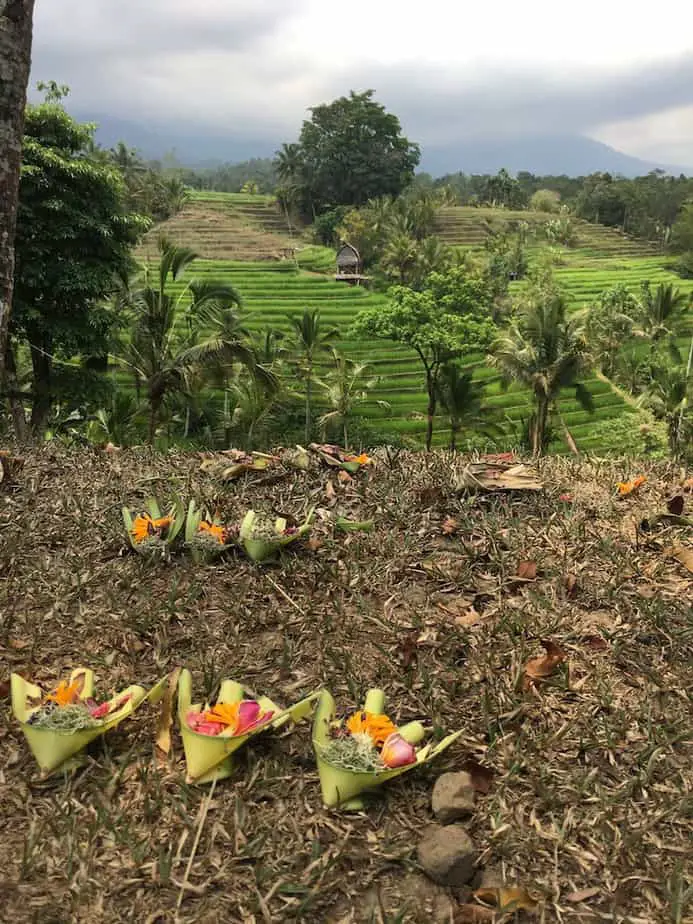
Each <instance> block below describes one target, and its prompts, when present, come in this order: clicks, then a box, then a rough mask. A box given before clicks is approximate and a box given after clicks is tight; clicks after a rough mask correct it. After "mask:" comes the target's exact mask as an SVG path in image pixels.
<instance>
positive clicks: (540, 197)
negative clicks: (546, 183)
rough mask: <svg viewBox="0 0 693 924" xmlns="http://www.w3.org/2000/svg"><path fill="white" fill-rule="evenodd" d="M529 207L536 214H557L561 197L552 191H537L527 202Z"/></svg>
mask: <svg viewBox="0 0 693 924" xmlns="http://www.w3.org/2000/svg"><path fill="white" fill-rule="evenodd" d="M529 207H530V208H531V209H534V210H535V211H537V212H557V211H558V210H559V209H560V207H561V197H560V195H559V194H558V193H557V192H556V191H555V190H553V189H538V190H537V191H536V192H535V193H533V195H532V197H531V199H530V200H529Z"/></svg>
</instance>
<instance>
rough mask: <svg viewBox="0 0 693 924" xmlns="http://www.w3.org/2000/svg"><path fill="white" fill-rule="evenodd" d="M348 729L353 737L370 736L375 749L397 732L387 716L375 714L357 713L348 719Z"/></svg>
mask: <svg viewBox="0 0 693 924" xmlns="http://www.w3.org/2000/svg"><path fill="white" fill-rule="evenodd" d="M346 727H347V728H348V730H349V732H350V733H351V734H352V735H369V736H370V738H371V741H372V742H373V744H374V746H375V747H380V745H381V744H383V743H384V741H385V739H386V738H387V737H388V736H389V735H391V734H393V732H396V731H397V728H396V727H395V726H394V725H393V723H392V722H391V721H390V720H389V719H388V717H387V716H386V715H378V714H377V713H375V712H355V713H354V714H353V715H352V716H351V718H349V719H347V723H346Z"/></svg>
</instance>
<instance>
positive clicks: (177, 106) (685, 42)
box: [34, 0, 693, 164]
mask: <svg viewBox="0 0 693 924" xmlns="http://www.w3.org/2000/svg"><path fill="white" fill-rule="evenodd" d="M691 25H693V7H688V8H686V7H682V6H681V4H680V3H679V0H660V2H659V3H658V5H657V15H656V16H645V15H642V16H640V15H635V11H634V10H633V11H631V14H629V15H624V10H623V6H622V4H620V3H614V2H611V3H609V2H608V0H606V2H605V0H583V2H582V3H581V4H580V5H579V7H576V8H572V9H571V10H570V11H569V13H568V12H566V11H565V10H562V9H560V8H557V7H556V5H555V4H554V3H549V2H548V0H525V3H523V4H518V3H517V2H516V0H513V2H512V3H511V2H510V0H495V3H486V4H472V5H469V4H452V3H450V2H449V0H427V2H426V3H425V4H422V3H421V2H420V0H417V2H414V0H399V2H398V3H397V4H395V3H393V2H391V0H390V2H386V0H379V2H378V0H351V2H349V3H348V4H325V3H324V0H233V2H232V0H197V2H196V3H195V4H191V3H190V2H189V0H89V2H84V0H61V2H60V3H55V2H54V0H43V2H42V0H39V2H38V4H37V10H36V27H35V49H34V75H35V79H44V80H46V79H55V80H57V81H58V82H60V83H68V84H69V85H70V86H71V87H72V101H73V105H74V106H75V108H76V109H77V110H78V111H79V112H80V113H88V112H93V114H94V115H95V116H98V115H109V116H116V117H118V118H121V119H132V120H133V121H138V120H139V121H148V122H150V123H165V122H169V123H170V122H171V121H172V120H177V121H179V122H181V123H183V122H184V123H185V125H186V126H188V127H189V128H190V130H191V131H194V130H197V129H200V130H205V131H210V130H214V131H215V132H216V133H217V134H218V135H219V134H224V133H225V132H226V133H228V134H229V135H233V136H235V137H245V138H266V139H271V140H272V141H278V140H281V139H285V138H291V137H295V136H296V135H297V134H298V131H299V129H300V123H301V120H302V119H303V118H305V116H306V110H307V109H308V107H309V106H311V105H314V104H316V103H319V102H324V101H328V100H329V99H331V98H333V97H334V96H335V95H340V94H342V93H345V92H347V91H348V90H349V89H351V88H354V89H365V88H368V87H373V88H375V89H376V91H377V95H378V97H379V98H380V99H381V100H382V101H383V102H384V103H385V104H386V105H388V106H389V107H391V108H392V109H393V110H394V111H395V112H397V114H398V115H400V117H401V118H402V121H403V123H404V125H405V129H406V130H407V131H408V133H409V134H410V136H411V137H412V138H414V139H416V140H418V141H421V142H422V143H423V144H424V145H426V144H438V143H449V142H450V141H454V140H455V139H456V138H460V137H464V136H465V135H469V134H470V133H471V134H474V133H477V134H483V133H487V132H493V133H495V134H500V133H503V132H508V133H509V132H511V131H512V132H518V131H521V132H537V131H540V130H544V131H554V130H555V131H561V132H563V133H569V132H573V133H582V134H589V135H592V136H593V137H597V138H600V139H602V140H605V141H607V142H608V143H610V144H613V145H614V146H616V147H620V148H622V149H625V150H628V151H629V152H632V153H637V154H646V155H647V156H655V153H654V152H656V157H657V159H661V160H672V159H673V155H674V154H675V155H676V160H677V161H679V162H680V161H681V158H683V162H684V163H686V162H689V163H691V164H693V124H692V121H691V119H689V118H683V119H680V120H679V121H678V122H677V121H676V118H673V117H672V118H673V121H672V119H669V117H668V116H667V117H661V116H659V114H660V113H664V112H665V111H666V110H670V109H672V108H674V107H675V108H676V109H677V110H679V111H682V112H685V111H687V108H686V107H691V106H693V39H691V38H690V36H691V35H692V34H693V32H692V31H691V29H690V26H691ZM655 117H658V118H660V121H656V119H655ZM661 118H664V122H661ZM653 119H655V121H653ZM667 120H668V121H667ZM674 123H676V124H674ZM662 126H667V127H666V130H665V131H663V130H662ZM648 151H652V152H653V153H652V154H647V152H648Z"/></svg>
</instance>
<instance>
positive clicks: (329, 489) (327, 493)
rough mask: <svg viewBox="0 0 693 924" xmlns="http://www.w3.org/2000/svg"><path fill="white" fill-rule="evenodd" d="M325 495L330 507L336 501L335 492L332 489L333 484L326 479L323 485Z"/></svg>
mask: <svg viewBox="0 0 693 924" xmlns="http://www.w3.org/2000/svg"><path fill="white" fill-rule="evenodd" d="M325 497H326V498H327V502H328V505H329V506H330V507H332V506H333V505H334V504H336V503H337V492H336V491H335V489H334V485H333V484H332V482H331V481H330V479H329V478H328V479H327V484H326V485H325Z"/></svg>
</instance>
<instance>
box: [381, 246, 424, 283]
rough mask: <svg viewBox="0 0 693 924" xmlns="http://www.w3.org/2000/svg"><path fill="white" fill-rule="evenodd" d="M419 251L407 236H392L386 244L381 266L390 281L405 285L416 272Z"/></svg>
mask: <svg viewBox="0 0 693 924" xmlns="http://www.w3.org/2000/svg"><path fill="white" fill-rule="evenodd" d="M418 258H419V251H418V247H417V245H416V241H415V240H414V238H413V237H409V235H408V234H404V233H397V234H394V235H393V236H392V237H390V239H389V240H388V242H387V245H386V246H385V250H384V251H383V256H382V259H381V265H382V267H383V270H384V271H385V273H386V274H387V275H388V277H389V278H390V279H393V280H394V281H395V282H397V283H398V284H399V285H403V286H405V285H407V284H408V283H409V282H410V281H411V279H412V276H413V275H414V273H415V272H416V268H417V262H418Z"/></svg>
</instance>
